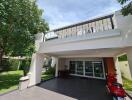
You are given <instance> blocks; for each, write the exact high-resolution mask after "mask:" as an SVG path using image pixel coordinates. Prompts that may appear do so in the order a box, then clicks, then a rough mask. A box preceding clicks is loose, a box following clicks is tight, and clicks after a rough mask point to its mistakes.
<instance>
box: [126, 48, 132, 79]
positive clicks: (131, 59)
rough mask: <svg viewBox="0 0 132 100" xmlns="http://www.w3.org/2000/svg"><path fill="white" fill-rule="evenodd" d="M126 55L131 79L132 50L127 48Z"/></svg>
mask: <svg viewBox="0 0 132 100" xmlns="http://www.w3.org/2000/svg"><path fill="white" fill-rule="evenodd" d="M126 53H127V59H128V64H129V69H130V73H131V77H132V48H129V49H128V50H127V52H126Z"/></svg>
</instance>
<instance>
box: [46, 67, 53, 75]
mask: <svg viewBox="0 0 132 100" xmlns="http://www.w3.org/2000/svg"><path fill="white" fill-rule="evenodd" d="M44 74H50V75H55V67H54V68H52V67H49V68H48V70H47V71H46V72H45V73H44Z"/></svg>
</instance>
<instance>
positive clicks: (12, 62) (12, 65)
mask: <svg viewBox="0 0 132 100" xmlns="http://www.w3.org/2000/svg"><path fill="white" fill-rule="evenodd" d="M9 63H10V71H15V70H17V69H18V66H19V59H9Z"/></svg>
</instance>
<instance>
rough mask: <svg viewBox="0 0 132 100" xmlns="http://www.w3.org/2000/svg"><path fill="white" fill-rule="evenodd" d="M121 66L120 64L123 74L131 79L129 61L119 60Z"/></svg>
mask: <svg viewBox="0 0 132 100" xmlns="http://www.w3.org/2000/svg"><path fill="white" fill-rule="evenodd" d="M119 66H120V70H121V74H122V75H123V76H124V77H125V78H127V79H129V80H132V76H131V72H130V68H129V64H128V61H121V62H119Z"/></svg>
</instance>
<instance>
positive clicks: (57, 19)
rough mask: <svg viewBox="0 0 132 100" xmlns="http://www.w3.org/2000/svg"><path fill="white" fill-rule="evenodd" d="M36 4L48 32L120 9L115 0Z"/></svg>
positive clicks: (43, 0)
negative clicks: (41, 12) (41, 13)
mask: <svg viewBox="0 0 132 100" xmlns="http://www.w3.org/2000/svg"><path fill="white" fill-rule="evenodd" d="M37 4H38V7H39V8H40V9H43V10H44V13H43V16H42V17H43V18H44V19H45V20H46V22H47V23H48V24H49V27H50V30H52V29H56V28H59V27H63V26H66V25H70V24H74V23H77V22H81V21H85V20H88V19H90V18H94V17H97V16H102V15H105V14H110V13H113V12H114V11H117V10H119V9H121V5H120V4H119V3H118V2H117V0H38V1H37Z"/></svg>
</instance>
